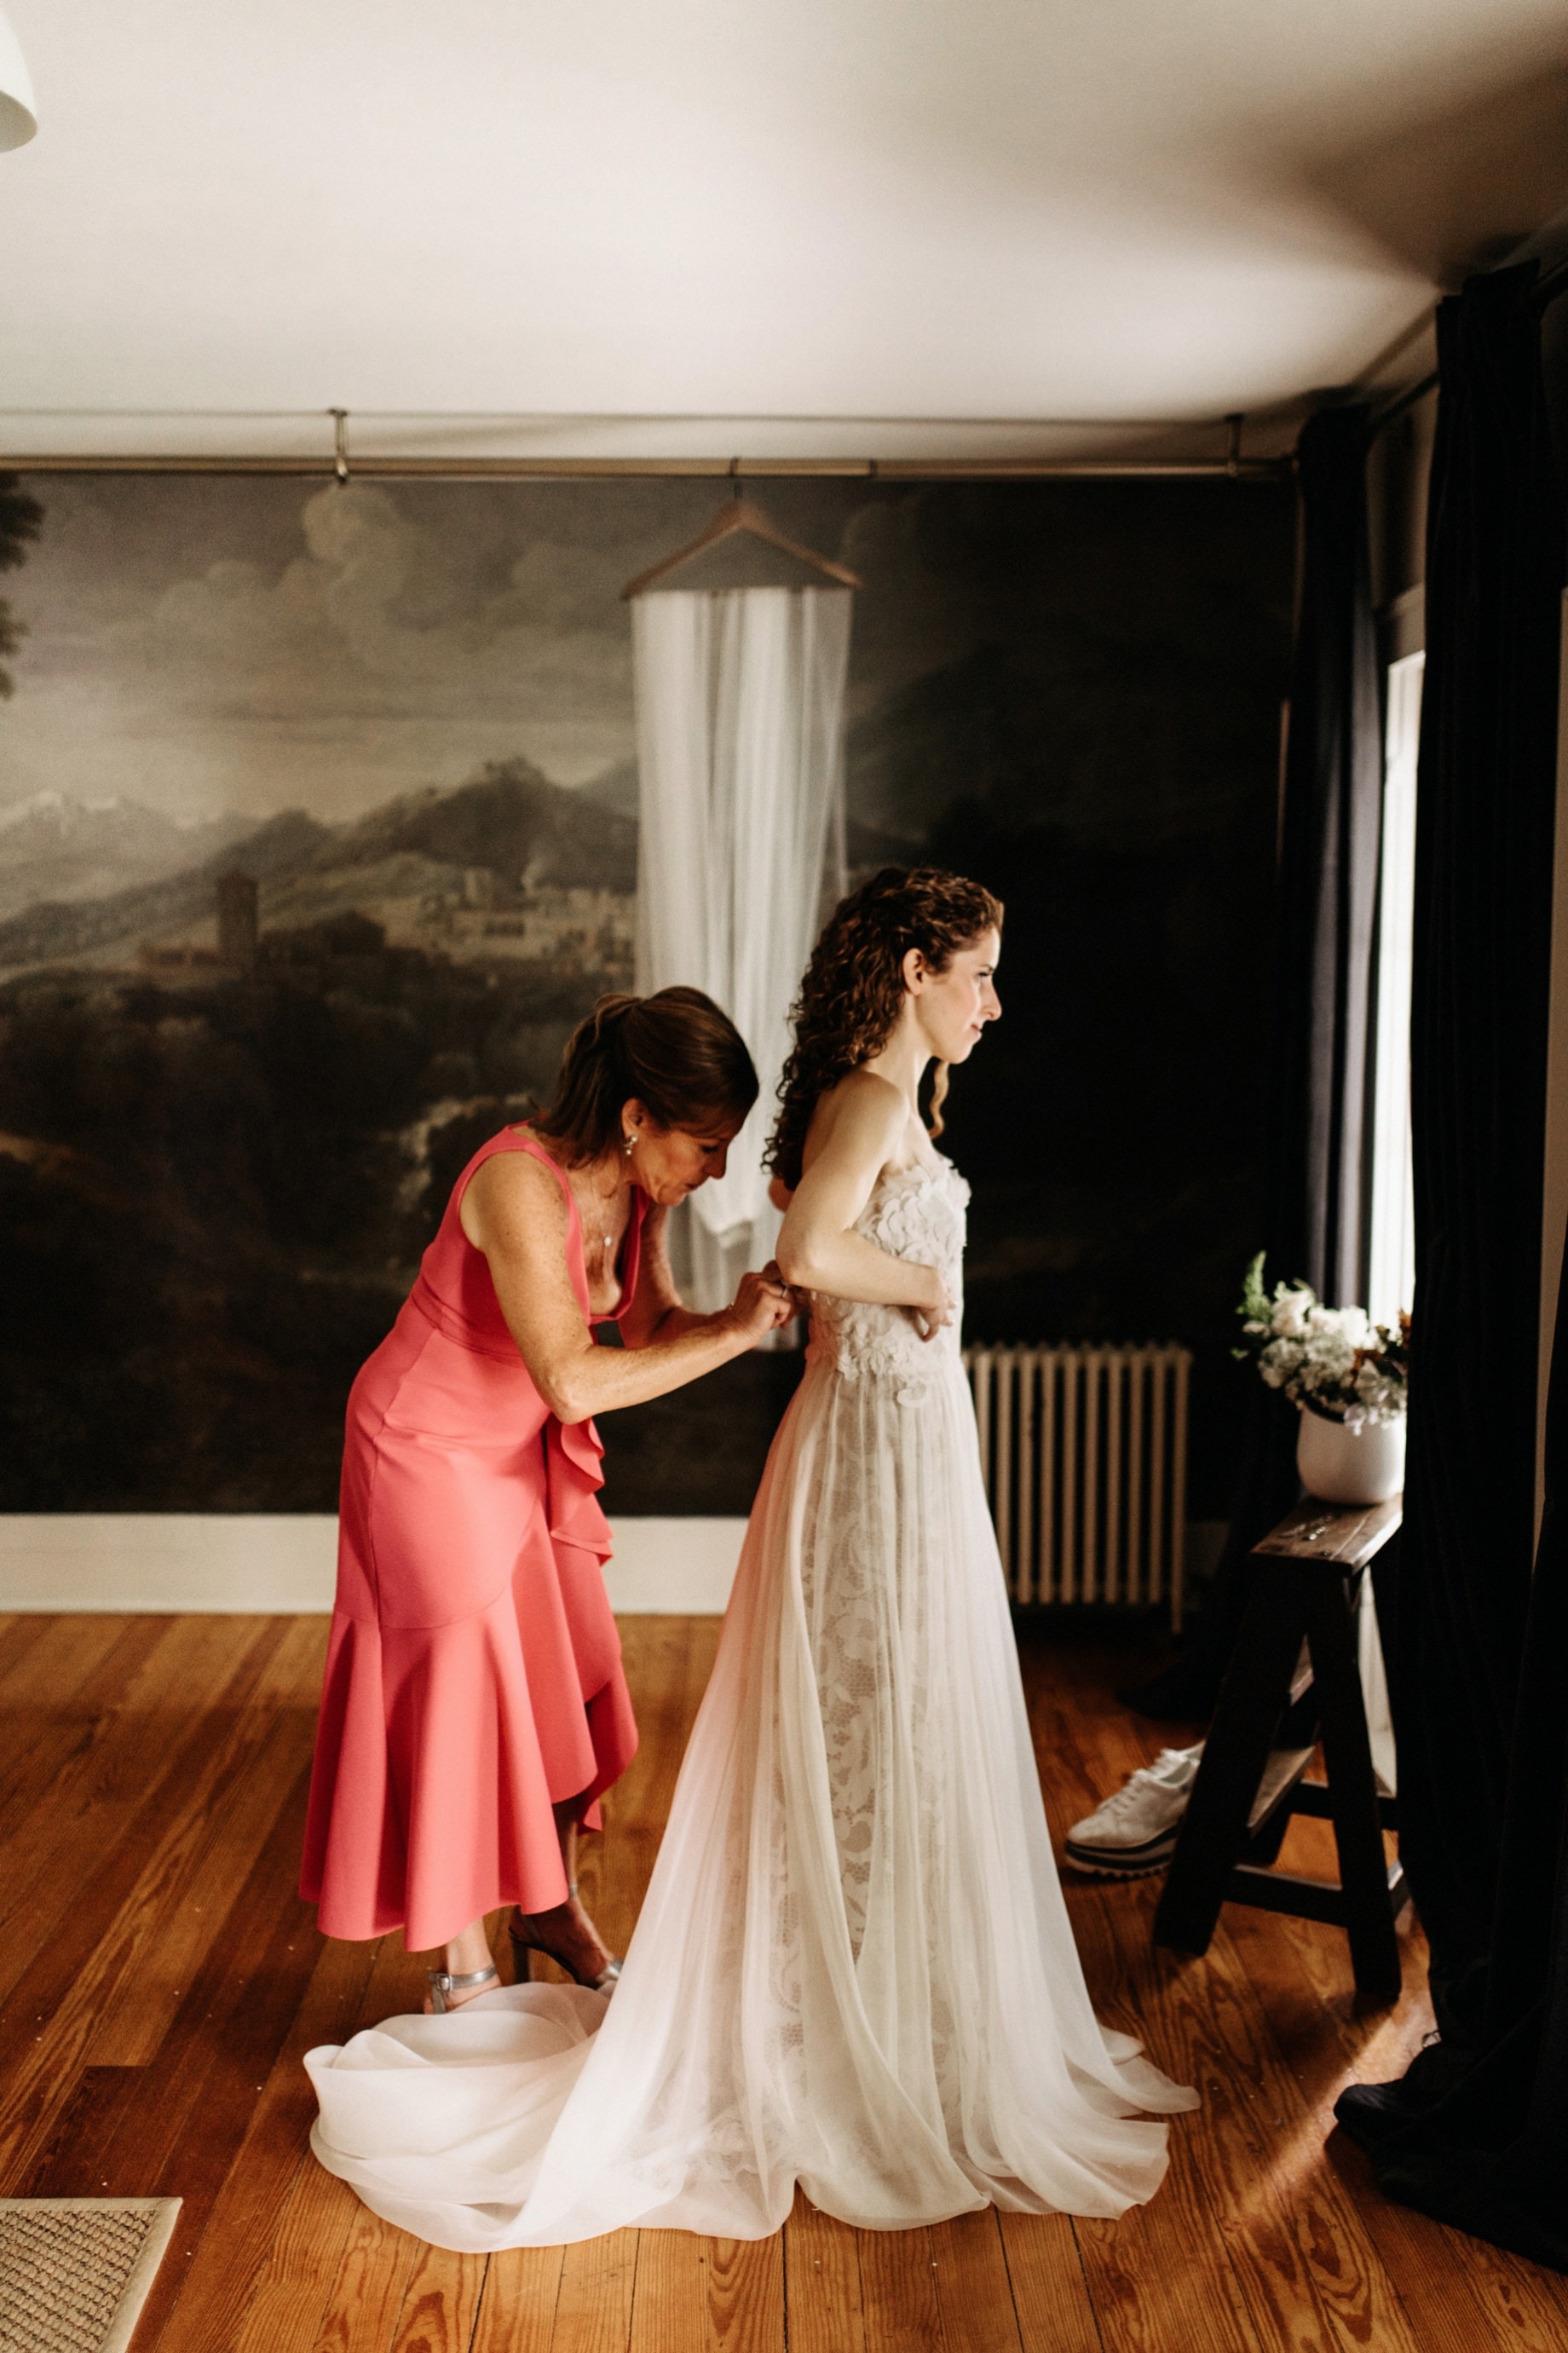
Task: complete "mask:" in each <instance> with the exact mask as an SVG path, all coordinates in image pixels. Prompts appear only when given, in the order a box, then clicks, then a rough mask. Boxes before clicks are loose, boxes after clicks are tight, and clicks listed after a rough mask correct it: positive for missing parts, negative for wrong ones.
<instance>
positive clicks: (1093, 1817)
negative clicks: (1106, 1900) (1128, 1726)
mask: <svg viewBox="0 0 1568 2353" xmlns="http://www.w3.org/2000/svg"><path fill="white" fill-rule="evenodd" d="M1203 1753H1204V1744H1203V1742H1202V1741H1201V1740H1200V1741H1199V1742H1198V1743H1197V1746H1195V1747H1194V1748H1162V1750H1161V1751H1160V1754H1159V1756H1158V1757H1156V1758H1155V1760H1154V1762H1153V1764H1152V1765H1145V1766H1143V1767H1142V1768H1141V1769H1140V1770H1139V1771H1138V1772H1136V1773H1132V1774H1130V1775H1129V1777H1128V1778H1127V1779H1126V1780H1125V1781H1124V1782H1123V1783H1122V1785H1121V1788H1120V1789H1118V1790H1117V1791H1116V1793H1115V1795H1114V1797H1110V1798H1107V1799H1106V1800H1105V1802H1104V1804H1103V1805H1100V1806H1097V1807H1096V1808H1095V1810H1094V1811H1093V1813H1092V1814H1086V1815H1085V1817H1084V1819H1083V1820H1082V1821H1081V1822H1074V1824H1073V1826H1072V1828H1071V1830H1070V1831H1068V1834H1067V1846H1066V1850H1065V1852H1066V1857H1067V1860H1068V1862H1070V1863H1071V1864H1072V1865H1073V1868H1074V1869H1075V1870H1077V1871H1088V1872H1092V1873H1094V1874H1095V1875H1096V1876H1097V1877H1099V1878H1101V1879H1142V1878H1144V1877H1146V1876H1147V1874H1148V1873H1150V1872H1152V1871H1163V1869H1164V1867H1165V1865H1166V1863H1168V1862H1170V1860H1171V1851H1172V1849H1173V1847H1174V1845H1175V1843H1176V1833H1177V1831H1179V1830H1180V1829H1181V1827H1182V1816H1183V1815H1184V1813H1185V1812H1186V1810H1187V1799H1188V1798H1189V1797H1190V1796H1191V1795H1192V1788H1193V1783H1194V1781H1195V1780H1196V1779H1197V1778H1198V1761H1199V1759H1200V1758H1201V1757H1202V1756H1203Z"/></svg>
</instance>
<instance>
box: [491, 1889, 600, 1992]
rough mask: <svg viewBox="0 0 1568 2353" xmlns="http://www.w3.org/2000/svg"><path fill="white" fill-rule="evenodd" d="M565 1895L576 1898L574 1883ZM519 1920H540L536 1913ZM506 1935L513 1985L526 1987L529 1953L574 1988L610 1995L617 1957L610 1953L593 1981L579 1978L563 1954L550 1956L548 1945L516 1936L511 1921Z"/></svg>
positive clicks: (514, 1925) (514, 1927) (552, 1953)
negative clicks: (561, 1973)
mask: <svg viewBox="0 0 1568 2353" xmlns="http://www.w3.org/2000/svg"><path fill="white" fill-rule="evenodd" d="M566 1892H567V1894H568V1895H575V1894H576V1893H577V1882H576V1881H575V1880H574V1881H573V1882H572V1883H571V1885H570V1887H569V1888H568V1889H567V1891H566ZM521 1916H522V1917H523V1918H524V1919H526V1920H537V1919H538V1918H539V1917H540V1915H539V1914H538V1913H537V1912H527V1913H524V1914H523V1915H521ZM506 1933H507V1935H508V1936H510V1938H511V1962H512V1975H513V1979H514V1982H515V1983H516V1984H518V1985H526V1984H527V1983H528V1980H529V1971H530V1962H529V1955H530V1954H531V1953H542V1954H543V1955H544V1957H545V1958H546V1960H551V1961H553V1962H554V1963H555V1966H556V1968H560V1969H564V1970H565V1972H566V1974H567V1976H568V1977H569V1978H571V1980H572V1982H573V1984H574V1985H580V1986H584V1987H586V1988H587V1989H588V1991H589V1992H590V1993H614V1991H615V1989H616V1980H617V1979H618V1978H619V1977H620V1974H621V1956H620V1954H619V1953H612V1954H611V1955H610V1957H609V1960H608V1961H607V1962H606V1963H605V1967H604V1968H602V1969H601V1970H600V1971H599V1974H598V1976H597V1977H596V1978H584V1977H579V1976H578V1974H577V1972H576V1970H575V1969H574V1968H573V1966H572V1964H571V1962H570V1961H569V1960H567V1959H566V1957H564V1955H563V1954H561V1953H554V1952H552V1951H551V1949H550V1947H549V1946H548V1945H542V1944H540V1943H539V1942H538V1940H537V1939H536V1938H535V1937H532V1936H520V1935H519V1934H518V1930H517V1924H516V1919H515V1918H513V1919H511V1920H509V1921H508V1922H507V1929H506Z"/></svg>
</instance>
